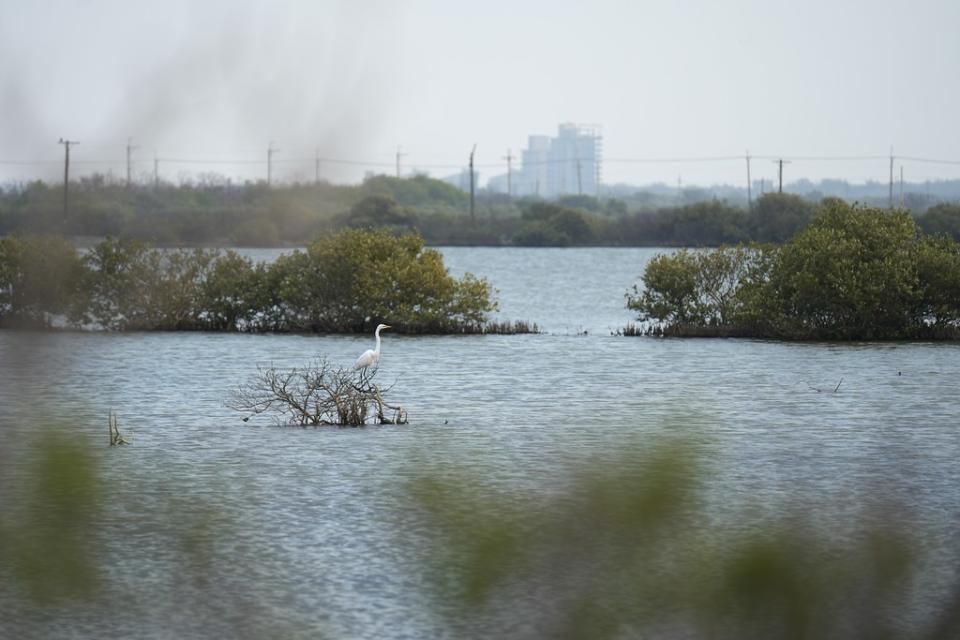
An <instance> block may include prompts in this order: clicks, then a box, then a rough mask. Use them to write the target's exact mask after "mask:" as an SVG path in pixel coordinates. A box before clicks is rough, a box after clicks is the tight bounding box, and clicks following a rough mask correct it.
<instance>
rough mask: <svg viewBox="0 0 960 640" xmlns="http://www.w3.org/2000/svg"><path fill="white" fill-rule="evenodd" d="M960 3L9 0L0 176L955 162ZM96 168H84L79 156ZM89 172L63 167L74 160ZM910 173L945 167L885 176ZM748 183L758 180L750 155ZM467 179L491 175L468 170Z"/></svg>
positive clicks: (852, 170) (944, 171)
mask: <svg viewBox="0 0 960 640" xmlns="http://www.w3.org/2000/svg"><path fill="white" fill-rule="evenodd" d="M958 27H960V2H958V1H957V0H939V1H931V0H927V1H924V0H920V1H915V2H911V3H904V2H897V3H894V2H844V1H842V0H839V1H837V0H834V1H820V0H814V1H810V0H807V1H804V2H798V1H796V0H794V1H792V2H778V1H777V0H764V1H752V0H750V1H746V0H745V1H738V2H722V1H712V2H710V1H702V2H693V1H690V2H682V1H673V2H666V1H663V0H659V1H657V2H642V1H637V2H600V1H593V2H582V3H573V2H558V1H556V0H554V1H544V2H539V1H531V2H520V1H518V0H514V1H512V2H454V1H452V0H447V1H439V0H438V1H435V2H433V1H426V0H424V1H411V2H360V1H357V2H320V1H306V0H304V1H294V0H288V1H286V2H282V1H272V2H252V1H248V2H242V1H238V0H232V1H217V0H206V1H204V2H189V1H167V2H135V1H130V0H127V1H123V2H120V1H115V2H112V1H105V0H96V1H87V2H84V1H79V0H77V1H74V2H52V1H45V0H33V1H26V0H4V1H3V3H2V5H0V161H6V162H9V161H48V162H50V164H29V165H22V164H21V165H14V164H2V165H0V180H9V179H11V178H16V179H23V178H28V177H32V176H46V177H55V176H56V175H58V173H59V172H60V171H61V170H62V169H61V167H60V166H58V164H57V162H58V161H60V160H61V159H62V154H63V151H62V147H61V146H60V145H58V144H57V140H58V138H60V137H61V136H63V137H69V138H71V139H74V140H79V141H80V142H81V144H80V146H79V147H77V148H76V149H75V151H74V155H73V157H74V159H75V160H76V161H77V163H78V164H77V165H76V169H77V170H78V171H82V172H88V171H93V170H100V171H107V170H112V171H114V172H115V173H122V172H123V171H124V164H123V161H124V155H125V151H124V146H125V145H126V141H127V138H128V137H132V138H133V140H134V144H135V145H137V146H138V147H139V148H138V149H137V150H136V151H135V152H134V158H135V159H136V160H137V164H136V167H137V171H138V172H141V173H143V174H144V175H145V174H147V173H149V172H152V170H153V156H154V152H155V151H156V153H157V155H158V156H160V157H161V158H169V159H173V158H176V159H184V160H214V161H215V160H239V161H244V160H246V161H252V162H253V163H254V164H216V163H213V164H184V163H174V162H162V163H161V172H162V173H163V174H164V176H165V177H167V178H169V179H176V178H177V177H178V176H179V175H181V173H182V172H183V173H182V175H187V174H194V173H196V172H198V171H216V172H220V173H226V174H229V175H233V176H237V177H244V176H246V177H253V176H261V175H263V174H264V173H265V164H264V163H263V161H264V159H265V157H266V148H267V145H268V143H269V142H270V141H274V142H275V144H276V147H277V148H278V149H279V151H278V153H277V154H276V156H275V158H276V160H277V165H276V169H275V170H276V173H277V175H278V176H279V177H280V178H282V179H293V178H296V177H300V178H304V179H312V177H313V172H314V165H313V161H312V160H311V158H312V157H313V156H314V154H315V149H316V148H317V147H318V146H319V149H320V154H321V155H322V156H324V157H327V158H335V159H342V160H352V161H359V162H376V163H383V166H376V167H363V166H359V165H345V164H341V165H332V164H330V163H327V164H325V165H324V166H323V168H322V171H323V174H324V175H325V176H326V177H328V178H331V179H333V180H336V181H342V180H357V179H359V178H360V177H362V175H363V173H364V171H366V170H376V171H388V172H392V163H393V161H394V153H395V151H396V147H397V145H402V146H403V150H404V152H405V153H407V154H408V155H406V156H405V157H404V158H403V166H404V168H405V169H411V168H414V167H421V168H429V169H430V172H431V173H432V174H434V175H445V174H450V173H454V172H456V169H455V168H444V167H430V165H443V164H450V165H455V166H456V165H460V164H463V163H465V161H466V158H467V155H468V154H469V151H470V147H471V146H472V145H473V143H477V145H478V146H477V162H478V163H479V164H481V165H484V164H489V163H501V162H502V160H501V157H502V156H504V155H506V151H507V149H508V148H512V149H513V151H514V153H516V152H518V151H519V150H520V149H521V148H522V147H524V146H525V145H526V139H527V136H528V135H529V134H533V133H553V132H555V131H556V126H557V124H558V123H560V122H565V121H575V122H585V123H597V124H600V125H601V126H602V128H603V133H604V155H605V158H606V159H607V160H608V161H607V162H606V164H605V166H604V168H603V174H604V180H605V181H606V182H631V183H637V184H642V183H648V182H653V181H658V180H659V181H666V182H670V183H676V181H677V179H678V177H682V180H683V183H684V184H709V183H713V182H731V183H733V182H736V183H743V182H744V180H745V176H744V173H745V169H744V162H743V161H742V160H738V161H734V162H702V163H697V162H682V163H628V162H618V161H617V160H618V159H628V158H657V157H714V156H736V155H743V154H744V153H745V150H746V149H749V150H750V151H751V153H752V154H755V155H781V154H782V155H786V156H788V157H789V156H794V157H799V156H884V155H886V154H889V152H890V147H891V146H893V148H894V153H895V154H900V155H904V156H915V157H925V158H941V159H951V160H960V124H958V116H960V82H958V78H960V37H958V35H957V34H958ZM101 161H104V162H112V163H113V164H96V163H98V162H101ZM84 162H86V163H90V164H82V163H84ZM904 166H905V171H906V177H907V179H908V180H918V179H926V178H938V177H940V178H958V177H960V164H954V165H949V164H924V163H919V162H915V161H904ZM753 169H754V171H753V173H754V178H759V177H768V178H772V177H773V176H774V175H775V173H776V168H775V166H774V165H773V163H772V162H770V161H769V160H759V159H758V160H755V161H754V163H753ZM480 171H481V173H482V175H483V177H484V178H486V177H489V176H490V175H492V174H495V173H500V172H502V170H500V169H498V168H494V167H483V168H481V169H480ZM887 171H888V161H887V160H883V159H881V160H859V161H803V160H799V159H797V160H795V161H794V162H793V163H792V164H791V165H790V166H789V167H788V169H787V175H788V179H790V178H793V177H799V176H807V177H810V178H821V177H830V176H835V177H840V178H847V179H850V180H855V181H862V180H865V179H870V178H872V179H877V180H885V179H886V175H887Z"/></svg>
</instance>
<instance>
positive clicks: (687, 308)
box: [627, 200, 960, 340]
mask: <svg viewBox="0 0 960 640" xmlns="http://www.w3.org/2000/svg"><path fill="white" fill-rule="evenodd" d="M627 298H628V300H627V304H628V307H629V308H631V309H633V310H635V311H637V312H638V314H639V318H640V320H642V321H645V322H647V323H648V328H649V330H651V331H653V332H658V333H659V332H662V333H666V334H672V335H717V334H723V335H749V336H756V337H772V338H786V339H826V340H873V339H910V338H936V337H958V336H960V326H958V324H960V247H958V245H957V243H956V242H954V241H953V240H951V239H949V238H947V237H945V236H940V237H932V236H925V235H922V234H921V233H920V231H919V230H918V228H917V225H916V223H915V222H914V220H913V218H911V217H910V215H909V214H907V213H906V212H903V211H896V212H888V211H885V210H881V209H876V208H869V207H858V206H850V205H847V204H845V203H844V202H842V201H840V200H829V201H825V203H824V205H823V206H822V207H821V208H820V210H819V211H818V213H817V215H816V216H815V218H814V220H813V222H812V223H811V224H810V226H808V227H807V228H806V229H803V230H802V231H800V232H799V233H798V234H797V235H795V236H794V237H793V238H792V239H791V240H789V241H788V242H786V243H785V244H783V245H782V246H779V247H776V246H764V247H752V248H749V249H747V248H744V247H735V248H721V249H718V250H716V251H710V252H702V253H691V252H689V251H679V252H676V253H674V254H671V255H661V256H658V257H657V258H655V259H654V260H653V261H651V262H650V264H649V265H648V267H647V269H646V271H645V273H644V275H643V286H642V287H634V289H633V292H632V293H630V294H628V296H627Z"/></svg>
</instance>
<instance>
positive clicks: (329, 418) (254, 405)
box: [227, 359, 407, 427]
mask: <svg viewBox="0 0 960 640" xmlns="http://www.w3.org/2000/svg"><path fill="white" fill-rule="evenodd" d="M376 375H377V370H376V369H361V370H360V371H353V370H349V369H344V368H343V367H334V366H333V365H331V364H330V363H329V362H327V360H325V359H316V360H314V361H313V362H311V363H310V364H308V365H307V366H304V367H300V368H294V369H280V368H277V367H269V368H262V367H261V368H258V370H257V375H256V376H255V377H254V378H253V379H252V380H251V381H250V382H248V383H247V384H243V385H240V386H239V387H238V388H237V390H236V391H234V393H233V396H232V397H231V398H230V400H229V401H228V402H227V406H228V407H230V408H231V409H234V410H236V411H241V412H243V413H247V414H249V415H248V416H247V417H245V418H244V422H246V421H247V420H249V419H250V418H251V417H253V416H254V415H259V414H261V413H270V414H273V415H274V416H275V417H276V418H277V420H278V422H280V423H282V424H289V425H298V426H302V427H306V426H315V427H318V426H328V425H335V426H342V427H361V426H363V425H365V424H367V420H368V418H370V419H372V420H373V421H374V422H375V423H377V424H406V423H407V412H406V410H404V409H403V408H402V407H400V406H399V405H392V404H389V403H387V402H386V400H384V399H383V396H384V395H385V394H386V393H387V392H388V391H390V389H391V388H392V386H391V387H387V388H385V389H381V388H380V386H379V385H378V384H376V382H375V381H374V379H375V378H376Z"/></svg>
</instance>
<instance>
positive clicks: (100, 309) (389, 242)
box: [0, 229, 539, 334]
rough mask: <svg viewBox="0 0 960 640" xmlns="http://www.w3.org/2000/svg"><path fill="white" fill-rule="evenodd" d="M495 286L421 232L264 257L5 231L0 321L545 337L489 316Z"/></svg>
mask: <svg viewBox="0 0 960 640" xmlns="http://www.w3.org/2000/svg"><path fill="white" fill-rule="evenodd" d="M493 295H494V290H493V288H492V286H491V285H490V283H489V282H488V281H487V280H486V279H483V278H476V277H474V276H473V275H471V274H466V275H465V276H463V277H462V278H460V279H459V280H458V279H456V278H454V277H452V276H451V275H450V274H449V273H448V272H447V269H446V267H445V266H444V263H443V256H442V255H441V254H440V253H439V252H438V251H436V250H435V249H430V248H427V247H425V246H424V242H423V239H422V238H421V237H420V236H417V235H413V234H406V235H400V236H395V235H392V234H390V233H388V232H385V231H367V230H361V229H352V230H344V231H341V232H338V233H335V234H331V235H326V236H322V237H319V238H318V239H317V240H315V241H313V242H311V243H310V244H309V245H308V246H307V247H306V249H305V250H303V251H300V250H297V251H294V252H292V253H290V254H285V255H282V256H280V257H279V258H278V259H277V260H276V261H274V262H272V263H256V262H254V261H253V260H251V259H250V258H247V257H244V256H241V255H240V254H239V253H237V252H236V251H231V250H226V251H222V250H210V249H192V250H185V249H181V250H161V249H156V248H151V247H148V246H147V245H145V244H143V243H140V242H138V241H135V240H126V239H119V240H118V239H113V238H108V239H107V240H104V241H103V242H100V243H99V244H96V245H94V246H93V247H91V248H90V249H89V251H87V252H86V253H84V254H82V255H81V254H80V253H79V252H78V251H77V249H76V248H74V247H73V246H72V245H71V244H70V243H69V242H68V241H67V240H66V239H65V238H63V237H62V236H51V235H46V236H37V235H24V236H19V235H10V236H5V237H0V327H2V328H22V329H57V328H63V329H94V330H108V331H223V332H249V333H367V332H370V331H372V330H373V327H375V326H376V325H377V323H378V322H380V321H381V320H382V319H386V318H389V320H390V323H391V324H392V325H393V326H394V327H395V329H396V331H397V332H399V333H407V334H484V333H497V334H506V333H537V332H539V327H537V325H535V324H532V323H527V322H522V321H518V322H491V321H490V320H489V318H488V314H489V313H490V312H492V311H494V310H496V309H497V303H496V301H495V299H494V297H493Z"/></svg>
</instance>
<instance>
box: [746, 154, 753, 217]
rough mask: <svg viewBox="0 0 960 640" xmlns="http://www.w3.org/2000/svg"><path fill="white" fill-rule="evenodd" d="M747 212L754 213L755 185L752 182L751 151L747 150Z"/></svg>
mask: <svg viewBox="0 0 960 640" xmlns="http://www.w3.org/2000/svg"><path fill="white" fill-rule="evenodd" d="M747 210H748V211H753V185H752V184H751V182H750V150H749V149H747Z"/></svg>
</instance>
